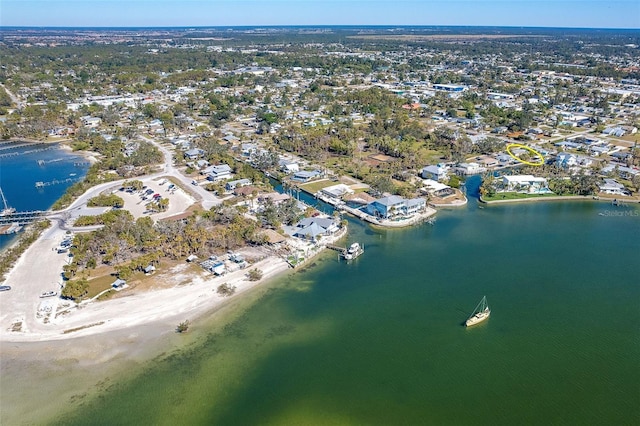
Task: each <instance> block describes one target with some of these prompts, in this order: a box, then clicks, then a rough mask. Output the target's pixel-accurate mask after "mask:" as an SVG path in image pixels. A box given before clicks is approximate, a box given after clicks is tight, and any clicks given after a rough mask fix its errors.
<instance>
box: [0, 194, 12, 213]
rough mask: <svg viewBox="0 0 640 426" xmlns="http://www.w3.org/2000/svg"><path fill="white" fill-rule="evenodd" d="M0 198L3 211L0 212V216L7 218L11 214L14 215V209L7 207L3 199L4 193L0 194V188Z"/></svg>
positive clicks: (5, 200)
mask: <svg viewBox="0 0 640 426" xmlns="http://www.w3.org/2000/svg"><path fill="white" fill-rule="evenodd" d="M0 197H2V205H3V206H4V209H2V210H0V216H8V215H10V214H11V213H15V211H16V209H14V208H13V207H9V206H7V199H6V198H4V192H2V188H0Z"/></svg>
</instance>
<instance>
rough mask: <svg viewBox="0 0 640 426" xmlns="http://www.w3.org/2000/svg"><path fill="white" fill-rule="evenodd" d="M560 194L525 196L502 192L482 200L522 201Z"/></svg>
mask: <svg viewBox="0 0 640 426" xmlns="http://www.w3.org/2000/svg"><path fill="white" fill-rule="evenodd" d="M557 196H558V194H523V193H521V192H500V193H497V194H495V195H494V196H492V197H488V196H486V195H484V196H483V197H482V199H483V200H484V201H499V200H521V199H524V198H544V197H557Z"/></svg>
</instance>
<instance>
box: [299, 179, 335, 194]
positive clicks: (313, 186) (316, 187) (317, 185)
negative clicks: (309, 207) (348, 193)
mask: <svg viewBox="0 0 640 426" xmlns="http://www.w3.org/2000/svg"><path fill="white" fill-rule="evenodd" d="M338 183H339V182H333V181H331V180H328V179H324V180H318V181H315V182H309V183H305V184H304V185H300V189H303V190H305V191H307V192H310V193H311V194H315V193H316V192H318V191H320V190H321V189H322V188H326V187H328V186H333V185H337V184H338Z"/></svg>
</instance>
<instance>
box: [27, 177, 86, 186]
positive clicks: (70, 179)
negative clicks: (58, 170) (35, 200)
mask: <svg viewBox="0 0 640 426" xmlns="http://www.w3.org/2000/svg"><path fill="white" fill-rule="evenodd" d="M77 180H79V178H67V179H62V180H58V179H54V180H51V181H48V182H42V181H38V182H36V188H44V187H45V186H51V185H58V184H60V183H69V182H75V181H77Z"/></svg>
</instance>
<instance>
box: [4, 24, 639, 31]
mask: <svg viewBox="0 0 640 426" xmlns="http://www.w3.org/2000/svg"><path fill="white" fill-rule="evenodd" d="M318 27H322V28H363V27H367V28H372V27H373V28H376V27H377V28H393V27H400V28H528V29H574V30H625V31H638V32H639V33H640V28H631V27H579V26H575V27H574V26H562V27H558V26H535V25H453V24H435V25H429V24H420V25H418V24H266V25H259V24H243V25H126V26H106V25H104V26H103V25H87V26H77V25H72V26H69V25H0V30H3V29H16V28H29V29H48V28H52V29H88V28H91V29H158V28H162V29H169V28H173V29H190V28H198V29H204V28H318Z"/></svg>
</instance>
